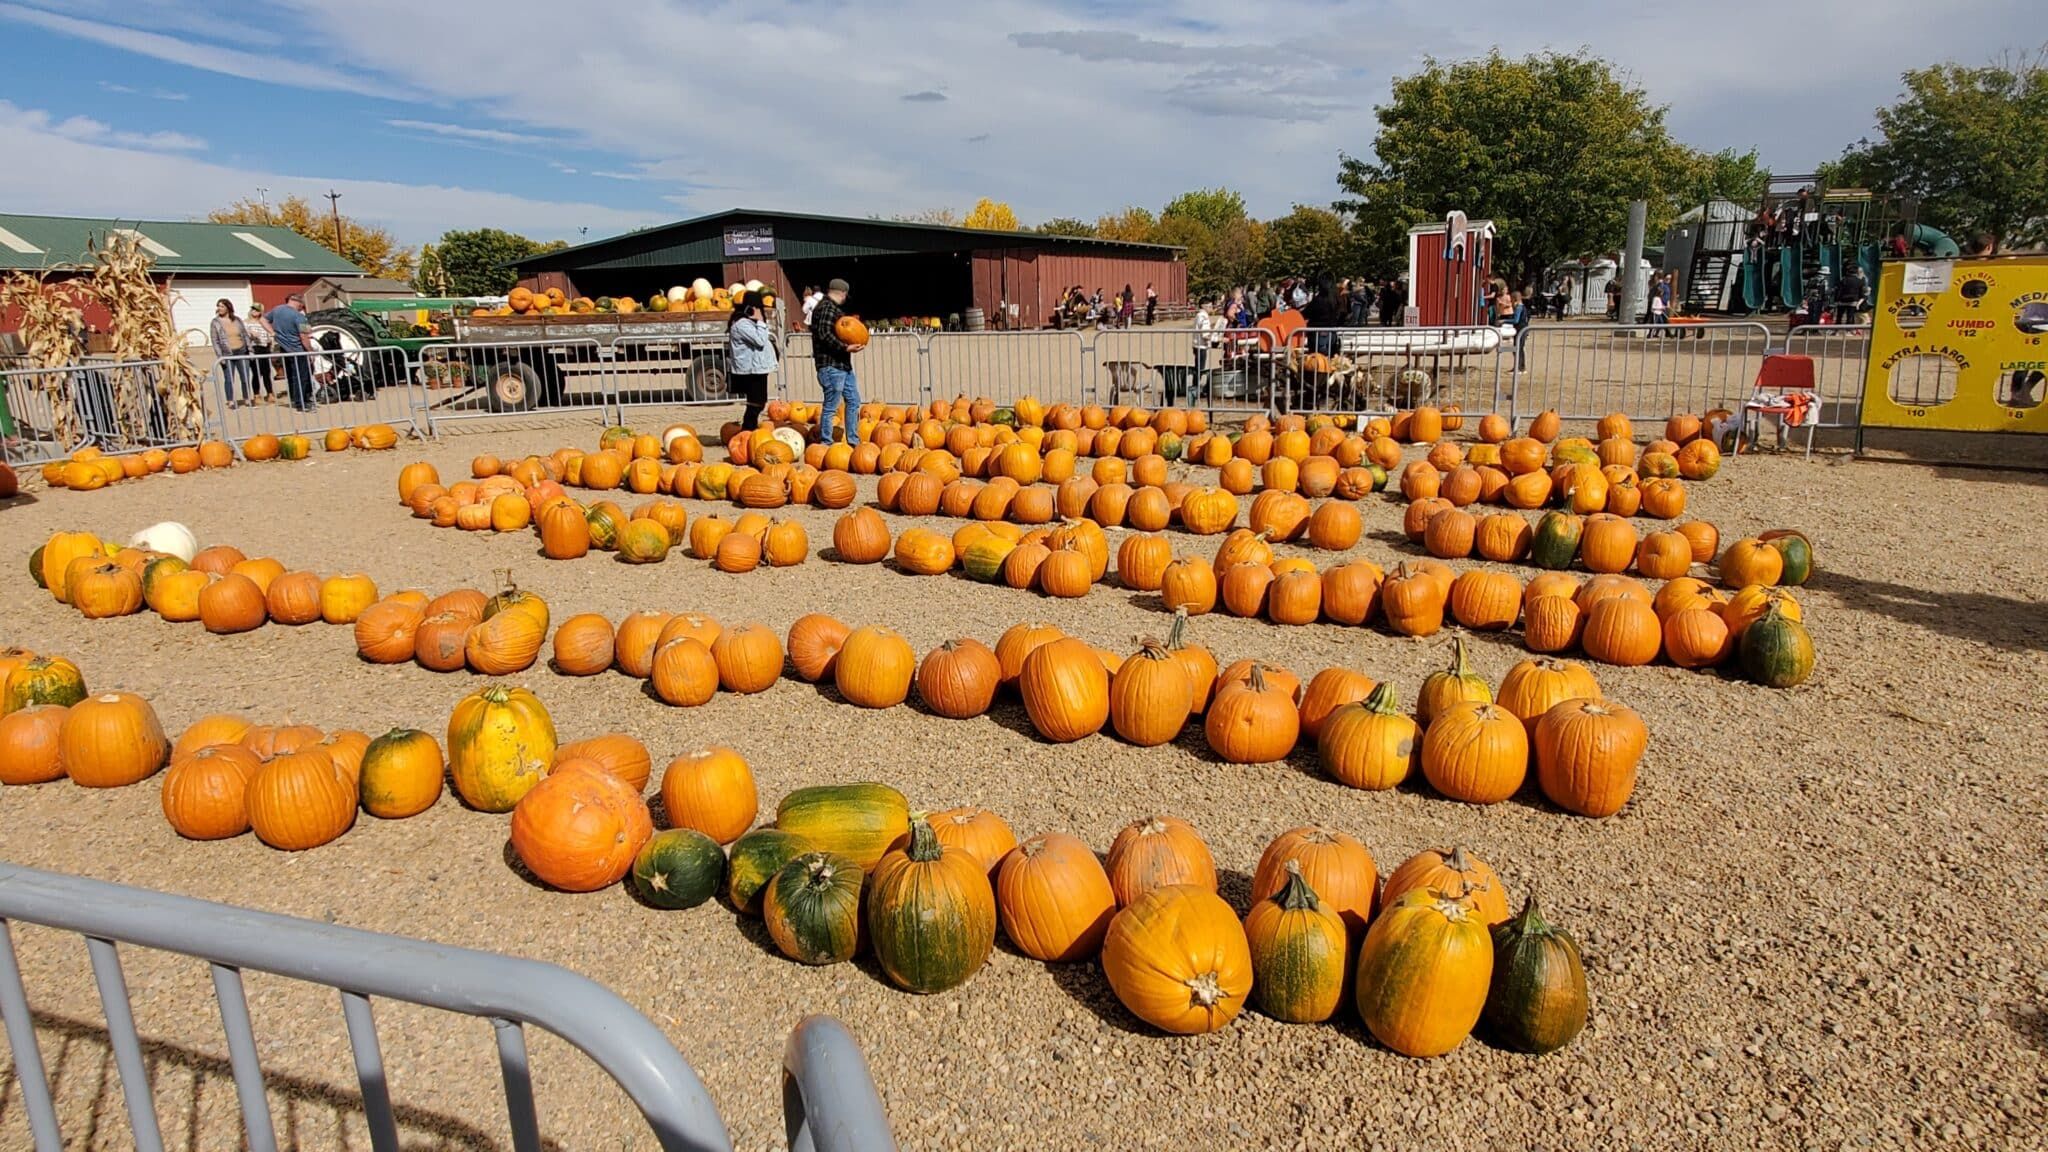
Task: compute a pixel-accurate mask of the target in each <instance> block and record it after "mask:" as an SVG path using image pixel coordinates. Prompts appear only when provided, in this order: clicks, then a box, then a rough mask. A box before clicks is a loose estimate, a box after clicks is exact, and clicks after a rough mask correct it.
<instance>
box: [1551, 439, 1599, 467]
mask: <svg viewBox="0 0 2048 1152" xmlns="http://www.w3.org/2000/svg"><path fill="white" fill-rule="evenodd" d="M1550 459H1551V462H1552V463H1554V464H1598V463H1600V453H1599V451H1598V450H1597V449H1595V448H1594V447H1593V442H1592V441H1591V440H1588V439H1586V438H1585V437H1584V436H1568V437H1566V438H1565V439H1563V440H1560V441H1558V442H1557V447H1555V448H1552V449H1551V450H1550Z"/></svg>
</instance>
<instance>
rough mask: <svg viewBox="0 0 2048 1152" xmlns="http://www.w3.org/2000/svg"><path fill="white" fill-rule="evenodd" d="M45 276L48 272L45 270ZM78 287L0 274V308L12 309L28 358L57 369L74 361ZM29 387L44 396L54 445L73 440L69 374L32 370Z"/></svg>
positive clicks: (79, 322)
mask: <svg viewBox="0 0 2048 1152" xmlns="http://www.w3.org/2000/svg"><path fill="white" fill-rule="evenodd" d="M44 275H45V276H47V275H48V274H47V273H45V274H44ZM77 294H78V290H77V287H76V285H74V284H73V283H72V282H70V281H59V282H57V283H50V282H49V281H47V280H46V279H44V277H43V276H35V275H31V274H29V273H27V272H10V273H8V274H7V275H6V276H5V277H4V278H0V312H4V311H6V310H7V309H10V308H13V309H18V310H19V311H20V313H21V329H20V331H21V338H22V341H23V342H24V343H26V344H27V345H28V355H29V359H30V360H31V361H33V362H34V364H35V365H36V366H37V367H40V368H62V367H65V366H66V365H69V364H71V363H73V362H74V361H76V360H77V358H78V353H79V347H78V333H79V332H80V331H82V330H83V329H84V326H85V313H84V311H83V310H82V309H80V308H79V306H78V299H77ZM31 379H33V380H34V381H35V384H34V387H35V388H36V389H37V390H38V391H40V392H43V393H44V394H45V395H46V396H47V397H48V400H49V405H50V411H51V418H52V421H53V423H54V424H55V429H54V430H55V432H56V434H57V440H58V443H60V444H72V443H75V442H76V441H77V439H78V410H77V407H76V406H75V405H74V404H73V403H72V402H71V373H69V372H38V373H35V374H34V375H33V376H32V377H31Z"/></svg>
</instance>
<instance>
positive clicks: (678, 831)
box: [630, 828, 725, 909]
mask: <svg viewBox="0 0 2048 1152" xmlns="http://www.w3.org/2000/svg"><path fill="white" fill-rule="evenodd" d="M630 875H631V876H632V883H633V892H634V894H635V895H637V896H639V897H640V899H642V900H644V901H646V902H647V903H649V904H651V905H653V906H654V907H656V908H663V909H680V908H695V907H696V906H697V905H699V904H702V903H704V902H705V901H706V900H709V899H711V897H712V896H713V895H714V894H715V893H717V891H718V889H719V887H720V886H721V885H722V883H723V882H724V880H725V853H724V852H723V851H722V850H720V848H719V847H718V843H717V842H716V841H714V840H713V839H711V838H710V837H709V836H706V835H704V834H703V833H702V832H698V831H696V830H694V829H690V828H670V829H667V830H665V831H662V832H656V833H654V834H653V835H652V836H649V837H648V838H647V842H646V843H645V844H643V845H641V846H640V851H639V852H638V853H637V854H636V855H635V856H634V857H633V866H632V869H631V872H630Z"/></svg>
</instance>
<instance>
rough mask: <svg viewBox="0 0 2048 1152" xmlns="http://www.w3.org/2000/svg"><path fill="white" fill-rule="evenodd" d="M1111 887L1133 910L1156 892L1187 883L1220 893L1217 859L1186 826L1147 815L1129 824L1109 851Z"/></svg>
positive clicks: (1193, 831) (1119, 901) (1112, 843)
mask: <svg viewBox="0 0 2048 1152" xmlns="http://www.w3.org/2000/svg"><path fill="white" fill-rule="evenodd" d="M1108 874H1109V886H1110V890H1111V891H1112V892H1114V893H1116V901H1117V903H1118V904H1119V905H1123V906H1129V905H1130V904H1132V903H1134V902H1136V901H1137V900H1138V898H1139V897H1141V896H1143V895H1145V894H1146V893H1148V892H1151V891H1153V890H1154V889H1158V888H1163V887H1167V886H1169V885H1175V884H1188V885H1193V886H1195V887H1198V888H1202V889H1205V890H1207V891H1210V892H1214V891H1215V890H1216V860H1215V857H1214V856H1212V855H1211V854H1210V852H1209V846H1208V844H1206V843H1204V842H1203V840H1202V837H1201V835H1200V834H1199V833H1197V832H1196V831H1195V829H1194V826H1193V825H1191V824H1189V823H1188V822H1187V821H1185V820H1182V819H1179V818H1178V817H1174V816H1148V817H1145V818H1144V819H1142V820H1136V821H1133V822H1132V823H1130V824H1128V825H1125V826H1124V828H1123V830H1122V831H1120V832H1118V833H1117V835H1116V839H1115V840H1114V841H1113V842H1111V844H1110V846H1109V867H1108Z"/></svg>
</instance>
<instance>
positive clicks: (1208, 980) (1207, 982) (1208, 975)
mask: <svg viewBox="0 0 2048 1152" xmlns="http://www.w3.org/2000/svg"><path fill="white" fill-rule="evenodd" d="M1187 985H1188V994H1189V998H1190V999H1192V1000H1194V1002H1195V1003H1197V1004H1199V1005H1201V1006H1202V1007H1204V1008H1214V1007H1215V1006H1216V1003H1217V1002H1218V1001H1220V1000H1222V999H1223V985H1222V984H1221V983H1219V982H1218V981H1217V979H1216V974H1215V973H1214V972H1204V973H1202V974H1201V975H1200V976H1196V977H1192V978H1191V979H1189V980H1188V982H1187Z"/></svg>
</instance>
